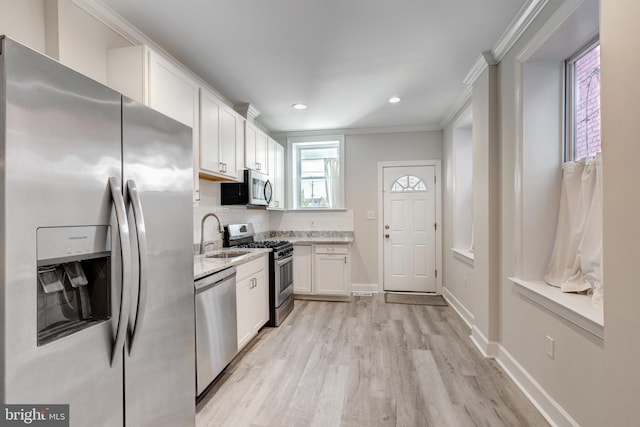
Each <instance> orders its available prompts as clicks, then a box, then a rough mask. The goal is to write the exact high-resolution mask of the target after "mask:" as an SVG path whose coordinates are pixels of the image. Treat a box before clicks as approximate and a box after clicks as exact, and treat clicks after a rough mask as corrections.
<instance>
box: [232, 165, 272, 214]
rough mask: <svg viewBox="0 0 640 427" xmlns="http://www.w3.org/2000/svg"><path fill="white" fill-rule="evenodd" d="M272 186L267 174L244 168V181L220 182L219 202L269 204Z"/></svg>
mask: <svg viewBox="0 0 640 427" xmlns="http://www.w3.org/2000/svg"><path fill="white" fill-rule="evenodd" d="M272 191H273V187H272V186H271V182H269V176H267V175H265V174H263V173H261V172H258V171H254V170H252V169H245V170H244V182H224V183H222V184H220V199H221V201H220V203H221V204H222V205H249V206H269V203H270V202H271V195H272Z"/></svg>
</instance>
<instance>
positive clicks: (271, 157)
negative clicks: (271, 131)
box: [267, 138, 279, 209]
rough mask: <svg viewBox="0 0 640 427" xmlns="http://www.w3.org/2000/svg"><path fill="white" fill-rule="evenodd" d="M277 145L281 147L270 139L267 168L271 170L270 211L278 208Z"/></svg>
mask: <svg viewBox="0 0 640 427" xmlns="http://www.w3.org/2000/svg"><path fill="white" fill-rule="evenodd" d="M276 145H279V144H278V143H277V142H275V141H274V140H273V139H271V138H269V146H268V150H267V168H268V169H269V181H270V182H271V186H272V189H273V191H272V193H271V202H269V209H276V208H277V200H276V199H277V197H276V187H277V185H278V183H277V182H276V175H275V172H276Z"/></svg>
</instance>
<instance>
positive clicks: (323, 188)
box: [289, 136, 344, 209]
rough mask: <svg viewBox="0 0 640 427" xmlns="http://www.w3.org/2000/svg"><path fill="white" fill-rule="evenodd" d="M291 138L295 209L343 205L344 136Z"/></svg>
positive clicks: (339, 206)
mask: <svg viewBox="0 0 640 427" xmlns="http://www.w3.org/2000/svg"><path fill="white" fill-rule="evenodd" d="M296 139H297V138H290V139H289V148H290V154H291V159H292V161H291V163H290V166H291V169H290V172H291V176H292V186H291V188H292V190H293V192H292V194H291V196H292V197H291V200H292V201H293V208H294V209H299V208H341V207H342V205H343V186H344V181H343V179H342V177H341V176H340V175H341V170H342V166H341V159H340V157H341V156H342V155H343V144H344V137H342V136H340V137H337V136H333V137H331V138H327V139H321V140H313V139H310V138H308V137H301V138H300V139H301V140H300V141H296Z"/></svg>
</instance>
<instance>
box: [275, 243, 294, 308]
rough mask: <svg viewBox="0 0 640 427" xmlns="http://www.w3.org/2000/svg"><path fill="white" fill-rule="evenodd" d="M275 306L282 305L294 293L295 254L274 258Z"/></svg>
mask: <svg viewBox="0 0 640 427" xmlns="http://www.w3.org/2000/svg"><path fill="white" fill-rule="evenodd" d="M274 263H275V266H274V267H275V283H274V288H275V306H276V308H277V307H280V306H281V305H282V304H283V303H284V302H285V301H286V300H287V299H289V298H290V297H291V296H292V295H293V254H290V255H287V256H286V257H284V258H280V259H276V260H274Z"/></svg>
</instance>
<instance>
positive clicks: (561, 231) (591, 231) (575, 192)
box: [544, 153, 603, 303]
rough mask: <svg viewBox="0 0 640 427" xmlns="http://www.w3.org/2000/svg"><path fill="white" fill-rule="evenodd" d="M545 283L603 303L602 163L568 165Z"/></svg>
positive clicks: (598, 158) (595, 160)
mask: <svg viewBox="0 0 640 427" xmlns="http://www.w3.org/2000/svg"><path fill="white" fill-rule="evenodd" d="M544 279H545V281H546V282H547V283H548V284H550V285H552V286H556V287H559V288H560V290H562V291H563V292H583V291H589V292H591V291H592V292H593V300H594V302H600V303H601V302H602V298H603V287H602V159H601V155H600V153H598V154H597V155H596V157H595V158H593V159H590V158H589V159H582V160H580V161H578V162H576V163H572V162H571V163H565V164H564V165H563V168H562V191H561V195H560V212H559V213H558V229H557V231H556V240H555V244H554V247H553V253H552V255H551V260H550V261H549V265H548V266H547V272H546V274H545V277H544Z"/></svg>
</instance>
